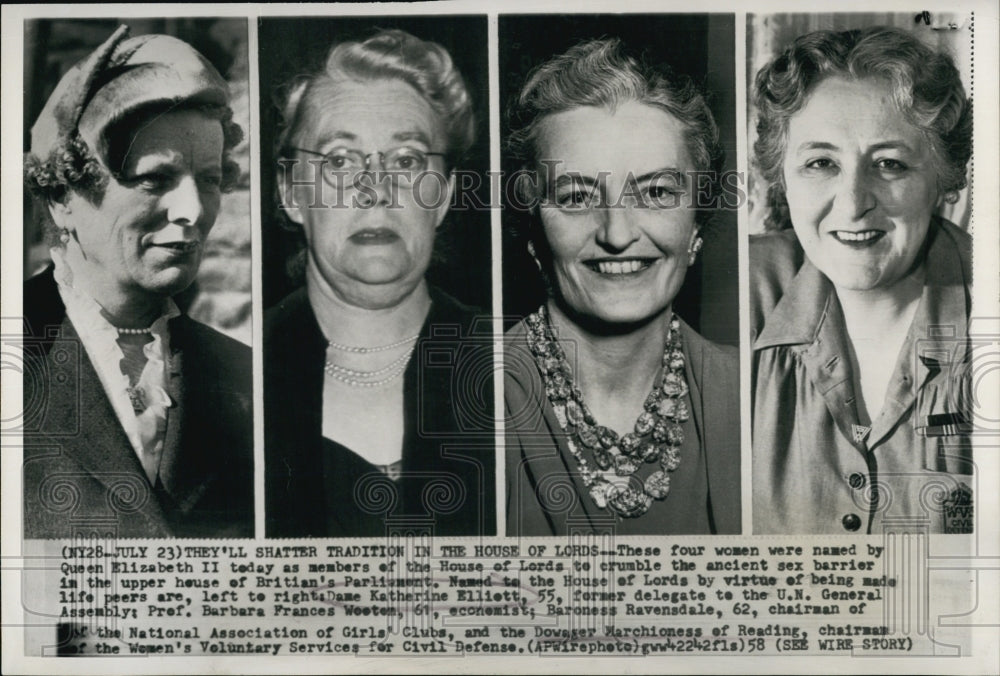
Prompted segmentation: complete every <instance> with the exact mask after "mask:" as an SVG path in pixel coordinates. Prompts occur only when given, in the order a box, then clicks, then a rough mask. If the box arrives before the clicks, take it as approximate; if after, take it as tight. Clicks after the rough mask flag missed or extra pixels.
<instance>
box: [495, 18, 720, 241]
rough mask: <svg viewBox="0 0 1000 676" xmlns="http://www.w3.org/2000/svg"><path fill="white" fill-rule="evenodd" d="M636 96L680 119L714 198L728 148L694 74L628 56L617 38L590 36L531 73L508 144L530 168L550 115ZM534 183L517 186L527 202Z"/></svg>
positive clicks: (701, 216)
mask: <svg viewBox="0 0 1000 676" xmlns="http://www.w3.org/2000/svg"><path fill="white" fill-rule="evenodd" d="M632 101H635V102H638V103H643V104H646V105H649V106H653V107H655V108H659V109H660V110H662V111H664V112H665V113H668V114H669V115H670V116H671V117H673V118H675V119H676V120H677V121H678V122H680V123H681V125H682V126H683V128H684V130H685V139H686V142H687V150H688V152H689V153H690V155H691V159H692V160H693V161H694V165H695V169H697V170H699V171H708V172H710V173H709V176H710V177H711V182H710V183H711V185H709V186H707V187H708V189H709V190H710V191H711V197H712V198H713V199H714V197H715V196H716V195H717V194H718V190H719V174H720V171H721V168H722V162H723V158H724V153H723V151H722V146H721V145H720V143H719V128H718V127H717V126H716V124H715V119H714V118H713V117H712V112H711V110H709V108H708V104H707V103H706V102H705V97H704V96H703V95H702V93H701V92H700V91H699V89H698V87H696V86H695V84H694V83H693V82H692V81H691V79H690V78H687V77H682V76H678V75H675V74H674V73H672V72H671V71H670V70H669V69H667V68H666V67H665V66H656V67H654V66H651V65H648V64H646V63H641V62H639V61H637V60H636V59H634V58H632V57H631V56H628V55H627V54H626V53H625V50H624V48H623V46H622V43H621V40H619V39H617V38H605V39H598V40H588V41H587V42H583V43H581V44H578V45H576V46H574V47H571V48H570V49H569V50H567V51H566V52H565V53H563V54H560V55H558V56H556V57H553V58H552V59H550V60H548V61H546V62H545V63H543V64H542V65H540V66H538V67H537V68H535V69H534V70H533V71H532V72H531V74H530V75H529V76H528V79H527V82H526V83H525V85H524V87H523V88H522V89H521V93H520V95H519V96H518V97H517V100H516V102H515V105H514V106H513V107H512V109H511V110H510V113H509V122H510V128H511V130H512V131H511V133H510V136H509V137H508V141H507V144H508V148H509V150H510V152H511V154H512V155H513V156H514V157H515V159H517V160H518V161H520V162H521V163H522V167H523V168H524V169H529V170H530V169H532V168H534V167H535V166H536V165H537V162H538V159H539V158H538V146H537V142H538V133H539V129H540V127H541V123H542V121H543V120H544V119H545V118H546V117H547V116H549V115H554V114H556V113H560V112H563V111H566V110H571V109H573V108H580V107H585V106H591V107H598V108H607V109H609V110H612V111H613V110H615V109H617V108H618V107H619V106H621V105H623V104H625V103H629V102H632ZM529 183H530V182H529V181H519V182H518V185H517V189H518V197H519V198H520V199H521V200H523V202H525V203H530V202H532V201H533V200H535V199H537V198H538V195H535V194H532V188H531V186H530V185H529ZM710 216H711V212H710V211H707V210H699V211H698V215H697V219H698V222H699V223H701V224H704V221H707V220H708V218H709V217H710Z"/></svg>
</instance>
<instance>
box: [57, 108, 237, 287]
mask: <svg viewBox="0 0 1000 676" xmlns="http://www.w3.org/2000/svg"><path fill="white" fill-rule="evenodd" d="M222 154H223V133H222V124H221V123H220V122H219V121H218V120H217V119H213V118H211V117H209V116H207V115H205V114H203V113H200V112H197V111H176V112H169V113H164V114H162V115H158V116H156V117H154V118H152V119H147V120H145V121H144V122H143V123H142V124H141V125H138V131H136V132H135V134H134V136H133V137H132V139H131V143H130V144H129V146H128V152H127V154H126V155H125V156H124V158H123V159H122V165H121V169H120V171H118V172H117V176H112V177H110V178H109V179H108V184H107V187H106V189H105V191H104V195H103V197H102V198H101V199H100V200H99V204H94V203H93V202H91V201H90V200H89V199H88V198H86V197H83V196H81V195H77V194H76V193H70V200H69V201H68V202H67V205H66V207H62V208H60V207H57V208H56V209H55V210H54V212H53V215H54V217H55V218H56V224H57V225H59V226H60V227H66V228H67V229H69V230H71V231H73V233H74V239H75V241H76V242H77V243H78V244H79V247H80V249H81V252H82V257H80V260H82V261H83V262H82V265H83V267H84V268H85V269H80V270H76V269H74V272H75V273H78V274H81V275H85V276H86V277H87V278H88V279H89V280H90V282H91V284H90V288H91V290H95V289H96V290H99V289H102V288H104V289H108V290H109V291H110V290H111V289H114V293H124V294H125V295H128V296H133V297H139V296H169V295H173V294H176V293H179V292H180V291H183V290H184V289H185V288H187V287H188V286H189V285H190V284H191V282H193V281H194V279H195V276H196V275H197V273H198V267H199V265H200V263H201V256H202V253H203V252H204V248H205V241H206V239H207V238H208V233H209V231H210V230H211V229H212V226H213V225H215V219H216V216H218V213H219V205H220V198H221V195H220V184H221V181H222ZM96 300H97V301H98V302H101V301H102V299H101V298H96Z"/></svg>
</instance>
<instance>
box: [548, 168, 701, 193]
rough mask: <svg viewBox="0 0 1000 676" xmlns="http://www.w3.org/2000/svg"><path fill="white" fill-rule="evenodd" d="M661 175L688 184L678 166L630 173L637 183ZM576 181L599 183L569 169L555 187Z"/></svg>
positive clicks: (631, 178)
mask: <svg viewBox="0 0 1000 676" xmlns="http://www.w3.org/2000/svg"><path fill="white" fill-rule="evenodd" d="M661 176H669V177H671V178H673V179H674V180H676V181H677V182H678V183H680V184H681V185H687V175H686V174H685V173H684V172H683V171H681V170H680V169H677V168H676V167H661V168H660V169H654V170H653V171H647V172H646V173H644V174H640V175H639V176H631V175H630V177H629V180H631V181H634V182H635V183H643V182H646V181H652V180H654V179H657V178H660V177H661ZM575 183H583V184H584V185H593V184H595V183H597V181H596V179H594V178H592V177H590V176H583V175H582V174H580V173H579V172H576V171H567V172H566V173H564V174H561V175H560V176H559V177H558V178H557V179H556V180H555V187H557V188H559V187H562V186H564V185H567V184H575Z"/></svg>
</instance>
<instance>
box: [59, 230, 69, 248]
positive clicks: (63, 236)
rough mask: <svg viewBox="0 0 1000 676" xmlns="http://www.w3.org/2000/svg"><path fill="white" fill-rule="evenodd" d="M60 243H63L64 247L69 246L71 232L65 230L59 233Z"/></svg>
mask: <svg viewBox="0 0 1000 676" xmlns="http://www.w3.org/2000/svg"><path fill="white" fill-rule="evenodd" d="M59 241H60V242H62V245H63V246H66V245H67V244H69V230H67V229H66V228H63V229H62V230H61V231H59Z"/></svg>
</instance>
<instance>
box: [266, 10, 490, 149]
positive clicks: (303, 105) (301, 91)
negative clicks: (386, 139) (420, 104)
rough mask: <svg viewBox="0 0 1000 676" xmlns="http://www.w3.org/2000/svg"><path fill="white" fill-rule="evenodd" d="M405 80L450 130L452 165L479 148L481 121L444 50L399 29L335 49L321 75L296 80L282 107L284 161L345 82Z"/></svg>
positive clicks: (345, 43) (448, 135)
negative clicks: (475, 113)
mask: <svg viewBox="0 0 1000 676" xmlns="http://www.w3.org/2000/svg"><path fill="white" fill-rule="evenodd" d="M348 80H350V81H354V82H371V81H374V80H402V81H403V82H405V83H407V84H408V85H410V86H411V87H413V88H414V89H415V90H416V91H417V93H418V94H420V96H421V97H422V98H423V99H424V100H425V101H427V103H428V104H429V105H430V107H431V109H432V110H434V112H435V113H436V114H437V115H438V118H439V119H440V120H441V122H442V123H443V125H444V129H445V137H446V142H447V145H448V147H447V149H446V156H447V161H448V165H449V166H451V167H454V166H455V165H456V164H457V163H458V162H459V161H460V160H461V158H462V157H463V156H464V155H465V153H466V152H468V150H469V148H470V147H472V144H473V143H474V142H475V137H476V121H475V115H474V114H473V111H472V99H471V97H470V96H469V91H468V89H467V88H466V86H465V80H464V79H463V78H462V75H461V73H459V72H458V69H457V68H456V67H455V64H454V62H453V61H452V59H451V55H449V54H448V51H447V50H446V49H445V48H444V47H442V46H441V45H439V44H437V43H435V42H429V41H427V40H421V39H420V38H417V37H414V36H413V35H411V34H409V33H407V32H406V31H402V30H399V29H391V30H381V31H379V32H378V33H376V34H375V35H373V36H371V37H370V38H368V39H367V40H365V41H364V42H342V43H340V44H338V45H335V46H334V47H333V48H332V49H331V50H330V52H329V54H328V55H327V57H326V61H325V62H324V63H323V65H322V66H321V67H320V68H319V69H318V70H317V71H315V72H313V73H312V74H310V75H304V76H300V77H298V78H296V80H295V81H294V82H293V84H292V86H291V87H290V88H289V89H288V94H287V96H286V97H285V100H284V101H283V102H282V105H281V110H282V119H283V120H284V125H283V130H282V133H281V134H280V135H279V137H278V143H277V152H278V156H279V157H287V156H288V153H289V148H290V147H291V146H294V145H296V144H299V143H301V141H300V139H301V137H302V135H303V134H305V133H307V132H308V131H309V130H312V129H314V128H316V126H317V125H318V122H319V120H320V115H321V113H322V110H323V103H324V101H325V100H326V98H327V96H329V95H330V94H331V93H333V92H335V91H336V89H337V87H338V85H339V84H340V83H341V82H344V81H348Z"/></svg>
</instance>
